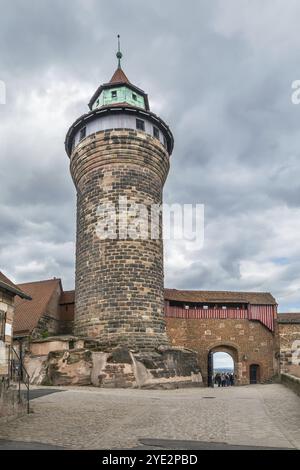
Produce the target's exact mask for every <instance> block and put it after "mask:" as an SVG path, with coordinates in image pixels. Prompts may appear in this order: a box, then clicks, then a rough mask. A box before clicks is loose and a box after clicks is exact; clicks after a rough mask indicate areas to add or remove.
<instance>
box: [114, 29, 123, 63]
mask: <svg viewBox="0 0 300 470" xmlns="http://www.w3.org/2000/svg"><path fill="white" fill-rule="evenodd" d="M116 56H117V59H118V68H119V69H120V68H121V59H122V57H123V54H122V52H121V50H120V35H119V34H118V52H117V53H116Z"/></svg>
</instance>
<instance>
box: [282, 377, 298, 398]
mask: <svg viewBox="0 0 300 470" xmlns="http://www.w3.org/2000/svg"><path fill="white" fill-rule="evenodd" d="M280 379H281V383H282V384H283V385H286V386H287V387H288V388H290V389H291V390H293V392H295V393H297V395H299V396H300V378H299V377H295V376H294V375H290V374H280Z"/></svg>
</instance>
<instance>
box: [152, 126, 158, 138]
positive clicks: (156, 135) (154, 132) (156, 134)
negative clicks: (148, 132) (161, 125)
mask: <svg viewBox="0 0 300 470" xmlns="http://www.w3.org/2000/svg"><path fill="white" fill-rule="evenodd" d="M153 137H155V138H156V139H159V130H158V129H157V127H155V126H153Z"/></svg>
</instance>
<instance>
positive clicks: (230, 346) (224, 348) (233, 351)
mask: <svg viewBox="0 0 300 470" xmlns="http://www.w3.org/2000/svg"><path fill="white" fill-rule="evenodd" d="M215 352H225V353H227V354H229V356H231V357H232V360H233V364H234V375H235V377H236V379H237V383H238V382H239V373H238V372H239V371H238V363H239V349H238V346H237V345H236V344H234V343H228V342H225V343H224V342H219V343H215V344H213V345H211V346H210V347H209V348H208V350H207V386H208V387H210V386H213V354H214V353H215Z"/></svg>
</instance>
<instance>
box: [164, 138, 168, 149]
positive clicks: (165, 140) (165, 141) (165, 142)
mask: <svg viewBox="0 0 300 470" xmlns="http://www.w3.org/2000/svg"><path fill="white" fill-rule="evenodd" d="M164 146H165V147H166V148H168V143H167V139H166V138H165V136H164Z"/></svg>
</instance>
